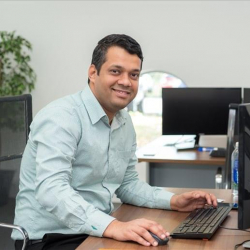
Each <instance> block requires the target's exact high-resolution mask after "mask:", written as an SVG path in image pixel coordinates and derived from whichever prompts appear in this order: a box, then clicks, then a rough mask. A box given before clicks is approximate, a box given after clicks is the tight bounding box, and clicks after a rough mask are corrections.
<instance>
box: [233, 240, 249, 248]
mask: <svg viewBox="0 0 250 250" xmlns="http://www.w3.org/2000/svg"><path fill="white" fill-rule="evenodd" d="M248 241H250V240H245V241H243V242H241V243H240V244H237V245H235V246H234V250H236V249H237V248H238V247H240V246H241V245H243V244H244V243H246V242H248Z"/></svg>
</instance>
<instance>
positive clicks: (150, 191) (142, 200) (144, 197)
mask: <svg viewBox="0 0 250 250" xmlns="http://www.w3.org/2000/svg"><path fill="white" fill-rule="evenodd" d="M134 138H135V135H134ZM135 151H136V139H134V144H133V147H132V150H131V157H130V159H129V163H128V167H127V170H126V173H125V176H124V179H123V183H122V185H121V186H120V187H119V188H118V189H117V190H116V195H117V197H118V198H120V199H121V201H122V202H124V203H129V204H132V205H136V206H142V207H149V208H160V209H171V207H170V200H171V198H172V196H173V195H174V194H173V193H171V192H167V191H166V190H164V189H163V188H160V187H152V186H150V185H149V184H148V183H146V182H144V181H141V180H139V178H138V173H137V171H136V169H135V165H136V164H137V162H138V161H137V157H136V154H135Z"/></svg>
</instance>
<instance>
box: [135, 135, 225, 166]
mask: <svg viewBox="0 0 250 250" xmlns="http://www.w3.org/2000/svg"><path fill="white" fill-rule="evenodd" d="M169 138H171V136H161V137H159V138H157V139H156V140H154V141H153V142H151V143H149V144H147V145H146V146H144V147H142V148H141V149H139V150H137V152H136V155H137V157H138V161H139V162H143V161H144V162H155V163H182V164H194V165H220V166H224V165H225V161H226V160H225V158H224V157H211V156H210V155H209V152H199V151H198V150H181V151H177V149H176V148H175V147H174V146H166V144H167V141H168V139H169Z"/></svg>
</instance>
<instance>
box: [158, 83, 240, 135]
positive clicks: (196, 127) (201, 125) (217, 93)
mask: <svg viewBox="0 0 250 250" xmlns="http://www.w3.org/2000/svg"><path fill="white" fill-rule="evenodd" d="M162 103H163V107H162V120H163V121H162V125H163V126H162V133H163V135H172V134H173V135H174V134H187V135H188V134H195V135H199V134H206V135H223V134H224V135H226V134H227V126H228V113H229V112H228V110H229V104H230V103H236V104H239V103H241V88H172V89H170V88H169V89H167V88H165V89H163V90H162Z"/></svg>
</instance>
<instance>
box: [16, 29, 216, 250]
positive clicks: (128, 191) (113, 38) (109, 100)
mask: <svg viewBox="0 0 250 250" xmlns="http://www.w3.org/2000/svg"><path fill="white" fill-rule="evenodd" d="M142 61H143V56H142V51H141V47H140V45H139V44H138V43H137V42H136V41H135V40H134V39H133V38H131V37H129V36H127V35H118V34H114V35H109V36H106V37H104V38H103V39H102V40H100V41H99V43H98V44H97V46H96V48H95V50H94V52H93V56H92V62H91V65H90V67H89V71H88V77H89V81H88V83H89V84H87V86H86V87H85V88H84V90H83V91H80V92H78V93H76V94H74V95H70V96H66V97H64V98H61V99H59V100H56V101H54V102H52V103H50V104H49V105H47V106H46V107H45V108H43V109H42V110H41V111H40V112H39V113H38V114H37V115H36V117H35V118H34V120H33V122H32V124H31V132H30V134H29V140H28V142H27V146H26V149H25V152H24V154H23V159H22V163H21V172H20V190H19V193H18V195H17V198H16V213H15V222H14V223H15V224H18V225H22V226H23V227H24V228H25V229H26V230H27V232H28V234H29V237H30V240H29V242H28V248H27V249H28V250H38V249H43V250H49V249H53V250H59V249H60V250H64V249H70V250H72V249H76V248H77V246H79V245H80V244H81V243H82V241H84V240H85V239H86V237H87V236H88V235H93V236H97V237H109V238H113V239H116V240H120V241H127V240H130V241H131V240H132V241H135V242H137V243H139V244H141V245H144V246H150V245H153V246H157V242H156V241H155V240H154V238H153V237H152V236H151V234H150V233H149V232H152V233H154V234H156V235H157V236H158V237H160V238H162V239H164V238H165V237H168V236H169V233H168V232H167V230H166V229H164V228H163V227H162V226H161V225H159V224H158V223H156V222H154V221H151V220H147V219H143V218H142V219H138V220H133V221H129V222H121V221H118V220H117V219H116V218H114V217H112V216H111V213H112V210H113V208H114V206H113V204H112V197H113V195H114V194H116V195H117V196H118V197H119V198H120V199H121V201H122V202H125V203H129V204H133V205H136V206H144V207H149V208H160V209H175V210H178V211H191V210H193V209H195V208H201V207H203V206H204V205H205V204H206V203H208V204H211V205H214V206H217V203H216V198H215V197H214V196H213V195H209V194H207V193H205V192H202V191H194V192H188V193H183V194H181V195H174V194H173V193H169V192H166V191H165V190H164V189H162V188H158V187H151V186H149V185H148V184H147V183H145V182H143V181H140V180H139V178H138V174H137V172H136V170H135V165H136V163H137V158H136V155H135V151H136V135H135V131H134V127H133V124H132V121H131V118H130V116H129V114H128V113H127V112H126V111H125V110H124V108H125V107H126V106H127V105H128V104H129V103H130V102H131V101H132V100H133V99H134V97H135V96H136V93H137V90H138V84H139V74H140V71H141V67H142ZM12 237H13V239H14V240H15V241H16V242H15V247H16V249H21V248H22V240H21V235H19V234H18V232H16V231H14V232H13V233H12Z"/></svg>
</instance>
